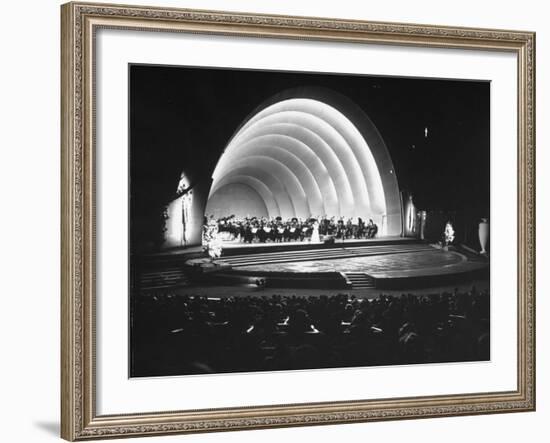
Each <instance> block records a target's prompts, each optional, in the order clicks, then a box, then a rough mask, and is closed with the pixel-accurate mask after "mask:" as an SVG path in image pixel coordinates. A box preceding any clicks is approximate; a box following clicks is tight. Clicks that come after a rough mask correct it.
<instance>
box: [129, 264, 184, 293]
mask: <svg viewBox="0 0 550 443" xmlns="http://www.w3.org/2000/svg"><path fill="white" fill-rule="evenodd" d="M138 278H139V288H140V289H141V290H153V289H164V288H171V287H175V286H186V285H187V284H188V282H189V280H188V277H186V275H185V274H184V271H183V268H180V267H177V268H166V269H159V270H148V271H145V272H143V273H142V274H141V275H140V276H139V277H138Z"/></svg>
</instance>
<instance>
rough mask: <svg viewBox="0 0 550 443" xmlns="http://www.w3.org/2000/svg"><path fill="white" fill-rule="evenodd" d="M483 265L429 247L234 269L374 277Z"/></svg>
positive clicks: (482, 265)
mask: <svg viewBox="0 0 550 443" xmlns="http://www.w3.org/2000/svg"><path fill="white" fill-rule="evenodd" d="M485 267H487V263H485V262H477V261H471V260H468V258H467V257H466V256H464V255H462V254H460V253H457V252H454V251H442V250H438V249H433V248H432V250H429V249H423V250H421V251H420V250H417V251H414V252H399V253H393V254H388V255H371V256H363V257H352V258H334V259H325V260H323V259H322V260H312V261H296V262H286V263H265V264H261V265H244V266H239V267H238V269H239V270H240V271H243V272H245V271H249V272H251V273H256V272H263V273H268V272H287V273H320V272H364V273H366V274H368V275H370V276H371V277H374V278H391V277H407V276H413V275H419V274H422V275H442V274H449V273H452V274H454V273H457V272H468V271H473V270H478V269H483V268H485Z"/></svg>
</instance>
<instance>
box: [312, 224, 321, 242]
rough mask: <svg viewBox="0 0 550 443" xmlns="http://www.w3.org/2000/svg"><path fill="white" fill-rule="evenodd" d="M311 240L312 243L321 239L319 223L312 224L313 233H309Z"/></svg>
mask: <svg viewBox="0 0 550 443" xmlns="http://www.w3.org/2000/svg"><path fill="white" fill-rule="evenodd" d="M311 241H312V242H313V243H319V242H320V241H321V239H320V238H319V223H315V224H314V225H313V233H312V234H311Z"/></svg>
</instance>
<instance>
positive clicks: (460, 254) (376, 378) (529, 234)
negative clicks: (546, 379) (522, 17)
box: [61, 2, 535, 440]
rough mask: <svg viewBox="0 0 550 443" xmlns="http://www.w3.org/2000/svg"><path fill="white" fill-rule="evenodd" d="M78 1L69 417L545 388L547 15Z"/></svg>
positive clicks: (494, 394) (71, 136)
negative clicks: (541, 299)
mask: <svg viewBox="0 0 550 443" xmlns="http://www.w3.org/2000/svg"><path fill="white" fill-rule="evenodd" d="M61 14H62V42H61V43H62V353H63V355H62V374H61V377H62V392H61V398H62V402H61V403H62V426H61V432H62V437H63V438H65V439H67V440H85V439H94V438H108V437H122V436H144V435H158V434H172V433H193V432H204V431H222V430H232V429H234V430H236V429H252V428H254V429H259V428H268V427H278V426H301V425H320V424H334V423H350V422H357V421H374V420H392V419H402V418H421V417H439V416H449V415H466V414H488V413H497V412H518V411H532V410H534V408H535V354H534V352H535V329H534V326H535V325H534V322H535V280H534V279H535V268H534V262H535V261H534V260H535V164H534V162H535V160H534V159H535V127H534V122H535V118H534V115H535V103H534V88H535V35H534V33H531V32H525V31H502V30H490V29H469V28H453V27H444V26H435V25H412V24H395V23H379V22H362V21H351V20H333V19H326V18H306V17H286V16H267V15H256V14H246V13H226V12H217V11H194V10H179V9H166V8H155V7H132V6H123V5H105V4H90V3H79V2H77V3H68V4H66V5H63V6H62V8H61Z"/></svg>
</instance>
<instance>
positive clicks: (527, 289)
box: [61, 3, 535, 441]
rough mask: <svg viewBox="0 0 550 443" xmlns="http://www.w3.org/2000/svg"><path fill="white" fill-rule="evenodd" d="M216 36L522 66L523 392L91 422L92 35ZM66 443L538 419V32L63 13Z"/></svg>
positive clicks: (79, 6) (99, 10)
mask: <svg viewBox="0 0 550 443" xmlns="http://www.w3.org/2000/svg"><path fill="white" fill-rule="evenodd" d="M100 27H109V28H113V27H114V28H119V29H140V30H148V31H156V32H192V33H216V34H221V35H240V36H256V37H272V38H277V37H279V38H287V39H309V40H329V41H340V42H363V43H368V42H370V43H378V44H393V45H414V46H427V47H440V48H441V47H444V48H470V49H482V50H499V51H508V52H513V53H515V54H517V56H518V231H519V232H518V255H519V259H518V384H517V390H516V391H513V392H492V393H479V394H458V395H449V396H432V397H416V398H392V399H389V400H379V399H373V400H364V401H341V402H331V403H316V404H312V403H310V404H295V405H281V406H258V407H247V408H244V407H243V408H228V409H213V410H198V411H182V412H166V411H165V412H157V413H147V414H127V415H116V416H115V415H112V416H97V415H96V412H95V379H94V377H95V362H94V357H95V341H94V338H95V297H94V294H95V219H94V217H95V206H94V205H95V182H94V180H95V171H94V153H95V151H94V133H93V131H94V117H95V114H94V113H95V109H94V96H93V94H94V84H93V82H94V81H95V80H94V72H93V55H94V54H93V50H94V46H93V40H94V30H95V29H98V28H100ZM61 90H62V94H61V122H62V123H61V190H62V192H61V269H62V274H61V437H62V438H64V439H66V440H70V441H74V440H87V439H97V438H109V437H123V436H144V435H160V434H174V433H193V432H195V433H196V432H208V431H225V430H239V429H261V428H273V427H286V426H303V425H314V424H336V423H351V422H365V421H380V420H395V419H405V418H429V417H442V416H459V415H473V414H489V413H499V412H519V411H533V410H535V34H534V33H531V32H523V31H500V30H486V29H472V28H456V27H444V26H432V25H413V24H410V25H409V24H395V23H378V22H361V21H354V20H340V19H338V20H332V19H326V18H322V19H321V18H306V17H287V16H268V15H259V14H242V13H227V12H217V11H192V10H184V9H168V8H153V7H142V6H139V7H132V6H123V5H107V4H89V3H68V4H65V5H62V7H61Z"/></svg>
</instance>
